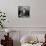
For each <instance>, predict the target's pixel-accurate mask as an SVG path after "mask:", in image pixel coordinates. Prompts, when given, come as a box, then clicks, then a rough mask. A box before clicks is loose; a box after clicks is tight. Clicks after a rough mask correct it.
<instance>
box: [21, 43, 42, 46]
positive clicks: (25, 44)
mask: <svg viewBox="0 0 46 46" xmlns="http://www.w3.org/2000/svg"><path fill="white" fill-rule="evenodd" d="M41 45H42V43H37V44H33V45H32V44H29V43H23V44H21V46H41Z"/></svg>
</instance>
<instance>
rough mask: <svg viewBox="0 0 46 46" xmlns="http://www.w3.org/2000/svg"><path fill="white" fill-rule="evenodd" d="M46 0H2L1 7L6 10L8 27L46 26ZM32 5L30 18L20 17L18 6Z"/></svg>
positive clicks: (0, 1) (0, 0)
mask: <svg viewBox="0 0 46 46" xmlns="http://www.w3.org/2000/svg"><path fill="white" fill-rule="evenodd" d="M45 4H46V0H0V9H1V10H2V11H5V12H6V15H7V19H8V22H7V24H6V26H7V27H46V5H45ZM20 5H21V6H30V7H31V8H30V10H31V12H30V14H31V17H29V18H18V6H20Z"/></svg>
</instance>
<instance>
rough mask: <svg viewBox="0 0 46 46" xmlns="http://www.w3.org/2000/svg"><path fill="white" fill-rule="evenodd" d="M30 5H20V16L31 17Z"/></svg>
mask: <svg viewBox="0 0 46 46" xmlns="http://www.w3.org/2000/svg"><path fill="white" fill-rule="evenodd" d="M29 16H30V7H29V6H18V17H20V18H21V17H22V18H23V17H29Z"/></svg>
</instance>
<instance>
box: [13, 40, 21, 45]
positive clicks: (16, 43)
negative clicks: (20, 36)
mask: <svg viewBox="0 0 46 46" xmlns="http://www.w3.org/2000/svg"><path fill="white" fill-rule="evenodd" d="M13 46H21V43H20V41H17V40H13Z"/></svg>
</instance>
